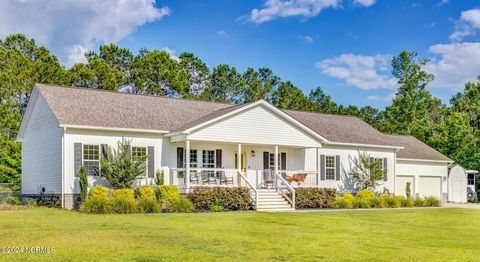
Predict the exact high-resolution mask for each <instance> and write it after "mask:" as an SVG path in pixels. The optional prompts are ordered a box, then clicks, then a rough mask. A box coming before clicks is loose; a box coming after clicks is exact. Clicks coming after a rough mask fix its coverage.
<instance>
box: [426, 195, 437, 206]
mask: <svg viewBox="0 0 480 262" xmlns="http://www.w3.org/2000/svg"><path fill="white" fill-rule="evenodd" d="M424 205H425V206H427V207H439V206H440V200H439V199H438V198H436V197H434V196H429V197H426V198H425V199H424Z"/></svg>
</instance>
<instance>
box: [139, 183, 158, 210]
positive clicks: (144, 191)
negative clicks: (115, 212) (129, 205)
mask: <svg viewBox="0 0 480 262" xmlns="http://www.w3.org/2000/svg"><path fill="white" fill-rule="evenodd" d="M136 193H137V209H138V212H139V213H156V212H159V211H160V204H159V203H158V201H157V198H156V197H155V190H154V189H153V188H152V187H150V186H143V187H139V188H138V189H137V191H136Z"/></svg>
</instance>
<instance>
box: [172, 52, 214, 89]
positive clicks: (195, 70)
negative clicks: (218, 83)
mask: <svg viewBox="0 0 480 262" xmlns="http://www.w3.org/2000/svg"><path fill="white" fill-rule="evenodd" d="M179 59H180V68H181V70H184V71H185V72H187V74H188V77H187V78H188V82H189V84H190V96H191V97H199V96H200V95H201V94H202V92H203V91H204V90H205V89H206V88H207V87H209V86H210V70H209V69H208V66H207V64H205V63H204V62H203V61H202V60H201V59H200V58H198V57H196V56H195V55H194V54H193V53H181V54H180V57H179Z"/></svg>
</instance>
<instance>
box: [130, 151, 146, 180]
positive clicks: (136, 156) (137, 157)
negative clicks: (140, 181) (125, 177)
mask: <svg viewBox="0 0 480 262" xmlns="http://www.w3.org/2000/svg"><path fill="white" fill-rule="evenodd" d="M146 155H147V148H146V147H140V146H132V160H133V161H138V160H140V159H142V158H143V157H145V156H146ZM147 169H148V165H147V160H145V171H143V174H142V175H141V176H146V174H148V173H147Z"/></svg>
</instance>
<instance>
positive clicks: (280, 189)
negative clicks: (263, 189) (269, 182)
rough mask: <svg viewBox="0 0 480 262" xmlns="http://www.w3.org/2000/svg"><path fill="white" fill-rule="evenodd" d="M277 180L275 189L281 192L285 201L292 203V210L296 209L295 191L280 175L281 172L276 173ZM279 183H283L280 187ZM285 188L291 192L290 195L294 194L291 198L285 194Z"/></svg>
mask: <svg viewBox="0 0 480 262" xmlns="http://www.w3.org/2000/svg"><path fill="white" fill-rule="evenodd" d="M275 178H276V179H275V180H276V181H275V183H276V186H275V188H276V189H277V192H279V193H280V194H281V195H282V196H283V197H284V198H285V199H287V201H288V202H290V204H291V205H292V208H293V209H295V189H294V188H293V187H292V186H291V185H290V184H289V183H288V182H287V181H286V180H285V179H284V178H283V177H282V176H281V175H280V173H279V172H277V173H275ZM279 181H280V183H281V184H280V185H279V183H278V182H279ZM283 186H284V187H283ZM283 188H285V189H286V190H287V191H290V193H291V194H292V197H291V198H290V197H289V196H288V195H287V194H286V193H285V192H283V190H282V189H283Z"/></svg>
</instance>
